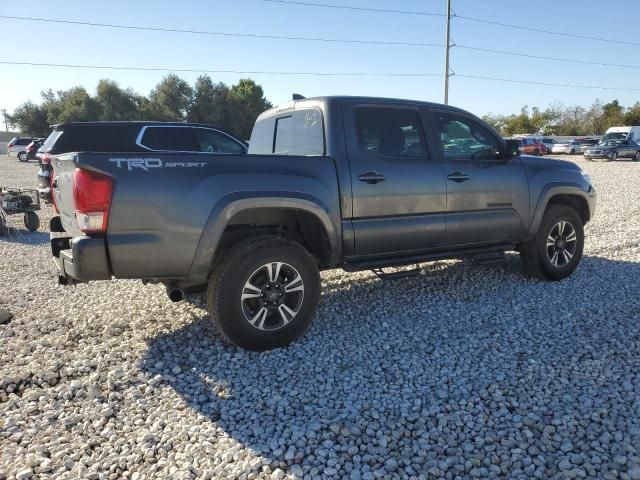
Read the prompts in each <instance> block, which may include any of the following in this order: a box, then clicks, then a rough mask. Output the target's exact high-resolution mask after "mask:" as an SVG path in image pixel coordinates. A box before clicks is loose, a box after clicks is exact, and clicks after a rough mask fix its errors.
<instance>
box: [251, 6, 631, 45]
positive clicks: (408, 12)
mask: <svg viewBox="0 0 640 480" xmlns="http://www.w3.org/2000/svg"><path fill="white" fill-rule="evenodd" d="M262 1H263V2H269V3H280V4H285V5H300V6H305V7H320V8H339V9H343V10H361V11H365V12H375V13H398V14H405V15H425V16H432V17H446V16H447V15H446V14H444V13H432V12H422V11H415V10H389V9H382V8H367V7H352V6H347V5H335V4H328V3H317V2H302V1H296V0H262ZM454 16H455V17H456V18H459V19H461V20H468V21H471V22H478V23H486V24H489V25H497V26H500V27H507V28H515V29H519V30H527V31H530V32H537V33H546V34H549V35H558V36H562V37H570V38H579V39H582V40H595V41H599V42H609V43H617V44H621V45H633V46H640V43H639V42H631V41H627V40H616V39H612V38H605V37H592V36H589V35H580V34H577V33H567V32H558V31H554V30H545V29H542V28H534V27H527V26H524V25H513V24H510V23H503V22H497V21H494V20H487V19H484V18H477V17H469V16H466V15H454Z"/></svg>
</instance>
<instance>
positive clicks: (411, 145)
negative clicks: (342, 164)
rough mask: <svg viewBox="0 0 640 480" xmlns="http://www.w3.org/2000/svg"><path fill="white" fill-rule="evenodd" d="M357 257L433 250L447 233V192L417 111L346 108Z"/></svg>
mask: <svg viewBox="0 0 640 480" xmlns="http://www.w3.org/2000/svg"><path fill="white" fill-rule="evenodd" d="M343 118H344V122H345V129H346V138H347V139H348V145H347V151H348V156H349V166H350V169H351V185H352V201H353V218H352V225H353V230H354V237H355V254H356V256H372V255H377V254H386V255H394V254H401V253H403V252H412V251H420V250H426V249H429V248H432V247H437V246H438V245H439V244H440V242H441V241H442V239H443V236H444V231H445V218H444V215H445V213H446V192H445V185H444V176H443V172H442V168H441V165H439V164H438V163H434V162H433V161H432V158H431V155H430V148H429V146H428V145H427V142H426V137H425V134H424V127H423V122H422V116H421V112H420V110H419V109H418V108H413V107H409V106H393V105H380V104H377V105H366V104H346V105H344V107H343Z"/></svg>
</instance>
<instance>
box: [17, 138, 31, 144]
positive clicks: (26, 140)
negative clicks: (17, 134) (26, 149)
mask: <svg viewBox="0 0 640 480" xmlns="http://www.w3.org/2000/svg"><path fill="white" fill-rule="evenodd" d="M32 141H33V140H31V139H30V138H19V139H18V140H16V142H15V143H14V145H29V144H30V143H31V142H32Z"/></svg>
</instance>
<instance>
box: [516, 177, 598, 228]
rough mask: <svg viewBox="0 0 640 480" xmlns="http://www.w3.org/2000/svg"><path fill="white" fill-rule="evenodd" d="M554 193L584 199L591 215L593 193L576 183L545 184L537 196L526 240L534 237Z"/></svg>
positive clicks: (592, 211)
mask: <svg viewBox="0 0 640 480" xmlns="http://www.w3.org/2000/svg"><path fill="white" fill-rule="evenodd" d="M556 195H573V196H577V197H580V198H582V199H584V201H585V202H586V204H587V206H588V208H589V217H590V218H591V217H593V213H594V203H593V202H594V199H595V193H593V194H590V193H589V192H585V191H584V189H583V188H582V187H581V186H580V185H578V184H576V183H566V184H551V185H547V186H545V187H544V188H543V189H542V191H541V192H540V195H539V197H538V203H537V204H536V208H535V210H534V213H533V215H532V218H531V225H530V227H529V234H528V236H527V240H530V239H532V238H533V237H535V235H536V233H537V232H538V228H539V227H540V223H541V222H542V217H543V216H544V212H545V210H546V209H547V205H548V204H549V201H550V200H551V199H552V198H553V197H555V196H556Z"/></svg>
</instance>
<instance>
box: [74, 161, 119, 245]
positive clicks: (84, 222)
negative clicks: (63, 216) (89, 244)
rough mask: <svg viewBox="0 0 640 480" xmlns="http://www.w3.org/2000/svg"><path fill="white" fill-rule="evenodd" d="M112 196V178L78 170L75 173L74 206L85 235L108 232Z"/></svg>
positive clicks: (79, 225) (79, 226) (79, 224)
mask: <svg viewBox="0 0 640 480" xmlns="http://www.w3.org/2000/svg"><path fill="white" fill-rule="evenodd" d="M112 194H113V179H112V178H111V177H108V176H107V175H103V174H101V173H96V172H91V171H89V170H83V169H81V168H76V171H75V172H74V173H73V204H74V207H75V214H76V220H77V222H78V228H80V230H82V231H83V232H85V233H104V232H106V231H107V221H108V217H109V207H110V206H111V195H112Z"/></svg>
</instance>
